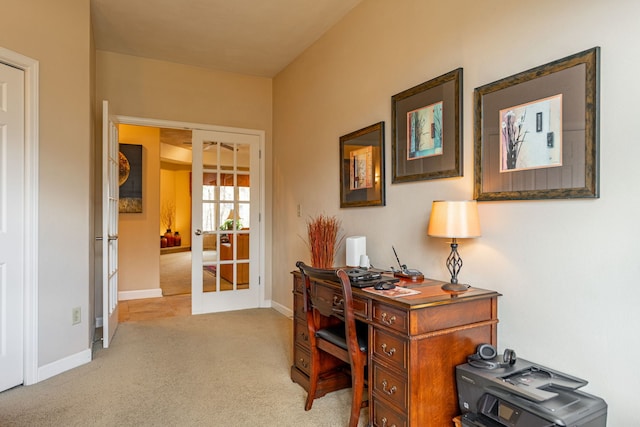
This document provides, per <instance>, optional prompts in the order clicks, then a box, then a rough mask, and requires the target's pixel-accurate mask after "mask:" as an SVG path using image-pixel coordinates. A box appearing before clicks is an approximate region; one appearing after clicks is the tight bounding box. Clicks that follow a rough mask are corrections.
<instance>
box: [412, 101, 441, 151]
mask: <svg viewBox="0 0 640 427" xmlns="http://www.w3.org/2000/svg"><path fill="white" fill-rule="evenodd" d="M442 104H443V103H442V101H440V102H437V103H435V104H431V105H428V106H426V107H423V108H419V109H417V110H413V111H409V112H408V113H407V135H409V137H408V138H407V160H414V159H420V158H422V157H430V156H438V155H442Z"/></svg>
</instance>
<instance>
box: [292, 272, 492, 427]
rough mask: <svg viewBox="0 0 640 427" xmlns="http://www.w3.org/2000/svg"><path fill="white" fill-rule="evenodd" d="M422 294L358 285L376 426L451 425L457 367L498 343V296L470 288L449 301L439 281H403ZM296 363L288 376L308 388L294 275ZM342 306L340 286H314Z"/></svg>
mask: <svg viewBox="0 0 640 427" xmlns="http://www.w3.org/2000/svg"><path fill="white" fill-rule="evenodd" d="M401 285H409V286H410V287H411V289H412V290H417V291H420V293H419V294H417V295H411V296H405V297H389V296H386V295H383V294H382V292H379V293H373V292H369V291H367V290H362V289H356V288H353V297H354V309H355V312H356V316H357V318H358V319H359V320H361V321H364V322H366V323H367V324H368V325H369V419H370V425H372V426H376V427H378V426H379V427H383V426H384V427H392V426H394V425H395V426H397V427H401V426H419V427H429V426H433V427H442V426H445V425H451V420H452V419H453V418H454V417H455V416H456V415H458V413H459V411H458V396H457V392H456V385H455V367H456V366H457V365H459V364H462V363H465V362H466V357H467V355H469V354H472V353H474V352H475V351H476V346H477V345H478V344H481V343H491V344H493V345H496V333H497V324H498V318H497V312H498V296H500V294H498V293H497V292H495V291H490V290H485V289H479V288H470V289H469V290H468V291H467V292H465V293H462V294H459V295H457V296H452V295H451V294H449V293H446V292H444V291H442V290H441V289H440V286H441V285H442V282H438V281H434V280H429V279H425V280H424V281H423V282H421V283H418V284H416V283H415V282H404V281H403V282H401ZM293 286H294V287H293V306H294V313H295V317H294V328H293V341H294V345H293V365H292V366H291V379H292V380H293V381H295V382H297V383H298V384H300V385H301V386H302V387H304V388H305V389H307V390H308V387H309V376H308V373H309V364H310V360H311V359H310V355H309V344H308V332H307V325H306V318H305V315H304V311H303V301H302V289H303V282H302V277H301V276H300V273H299V272H297V271H294V272H293ZM312 292H316V293H322V294H324V295H326V296H329V297H330V299H329V300H330V301H331V300H333V301H334V304H336V305H339V304H340V301H341V299H342V292H341V289H340V287H339V284H338V283H334V282H330V281H314V282H312ZM350 386H351V383H350V378H349V377H346V378H343V379H342V380H340V379H334V380H333V381H331V382H330V383H327V384H326V385H325V386H324V387H323V389H322V390H323V392H325V393H328V392H330V391H334V390H338V389H340V388H345V387H350Z"/></svg>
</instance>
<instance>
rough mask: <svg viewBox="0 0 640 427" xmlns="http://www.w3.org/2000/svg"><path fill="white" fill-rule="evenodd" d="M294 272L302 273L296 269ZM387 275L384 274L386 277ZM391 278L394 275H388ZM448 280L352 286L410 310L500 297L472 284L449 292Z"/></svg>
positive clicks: (363, 294) (356, 292) (359, 292)
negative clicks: (381, 287)
mask: <svg viewBox="0 0 640 427" xmlns="http://www.w3.org/2000/svg"><path fill="white" fill-rule="evenodd" d="M293 273H294V274H300V273H299V272H298V271H294V272H293ZM385 276H386V275H383V277H385ZM388 277H389V278H391V277H392V276H388ZM321 282H325V283H327V284H330V285H332V286H335V287H339V283H338V282H333V281H325V280H321ZM445 283H446V282H443V281H440V280H434V279H427V278H425V279H423V280H420V281H412V280H405V279H401V280H400V282H398V283H396V287H395V288H394V289H390V290H386V291H384V290H376V289H374V288H373V287H368V288H355V287H352V288H351V289H352V291H353V295H357V296H360V297H364V298H368V299H372V300H376V301H382V302H386V303H390V304H392V305H397V306H403V307H405V308H408V309H410V310H414V309H419V308H423V307H428V306H436V305H443V304H456V303H461V302H465V301H471V300H475V299H484V298H493V297H499V296H501V294H499V293H498V292H496V291H492V290H488V289H482V288H476V287H473V286H471V287H470V288H469V289H467V290H466V291H464V292H449V291H445V290H443V289H442V288H441V287H442V285H444V284H445Z"/></svg>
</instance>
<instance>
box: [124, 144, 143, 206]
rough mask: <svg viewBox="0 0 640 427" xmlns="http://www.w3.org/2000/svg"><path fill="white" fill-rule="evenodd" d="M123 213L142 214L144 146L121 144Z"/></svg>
mask: <svg viewBox="0 0 640 427" xmlns="http://www.w3.org/2000/svg"><path fill="white" fill-rule="evenodd" d="M119 157H120V159H119V162H120V168H119V169H120V176H119V181H120V205H119V211H120V212H121V213H141V212H142V145H133V144H120V153H119Z"/></svg>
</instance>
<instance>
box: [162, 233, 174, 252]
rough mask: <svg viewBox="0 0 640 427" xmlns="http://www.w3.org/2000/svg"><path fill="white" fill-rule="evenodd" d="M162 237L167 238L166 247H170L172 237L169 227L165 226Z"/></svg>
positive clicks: (172, 240)
mask: <svg viewBox="0 0 640 427" xmlns="http://www.w3.org/2000/svg"><path fill="white" fill-rule="evenodd" d="M164 237H166V238H167V247H168V248H170V247H171V246H173V242H174V237H173V233H172V232H171V229H170V228H167V232H166V233H164Z"/></svg>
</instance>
